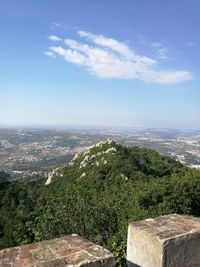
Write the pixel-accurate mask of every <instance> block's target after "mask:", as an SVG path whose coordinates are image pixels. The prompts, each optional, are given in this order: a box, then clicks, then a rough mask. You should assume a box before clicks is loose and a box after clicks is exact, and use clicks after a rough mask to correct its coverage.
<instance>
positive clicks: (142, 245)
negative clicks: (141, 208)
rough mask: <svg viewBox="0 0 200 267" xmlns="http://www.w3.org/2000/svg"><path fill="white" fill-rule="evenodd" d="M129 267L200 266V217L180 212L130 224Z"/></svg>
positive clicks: (128, 243) (128, 242) (128, 241)
mask: <svg viewBox="0 0 200 267" xmlns="http://www.w3.org/2000/svg"><path fill="white" fill-rule="evenodd" d="M127 265H128V267H200V219H198V218H194V217H190V216H181V215H177V214H172V215H166V216H160V217H157V218H155V219H147V220H143V221H140V222H135V223H130V224H129V228H128V240H127Z"/></svg>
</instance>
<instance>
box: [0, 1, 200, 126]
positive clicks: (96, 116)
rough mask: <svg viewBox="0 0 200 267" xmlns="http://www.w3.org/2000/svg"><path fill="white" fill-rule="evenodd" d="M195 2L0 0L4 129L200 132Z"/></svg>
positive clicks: (0, 118)
mask: <svg viewBox="0 0 200 267" xmlns="http://www.w3.org/2000/svg"><path fill="white" fill-rule="evenodd" d="M199 10H200V1H199V0H168V1H160V0H151V1H149V0H109V1H108V0H42V1H41V0H1V4H0V102H1V109H0V126H5V125H9V126H15V125H35V126H39V125H40V126H45V125H54V126H55V125H63V126H64V125H82V126H84V125H85V126H109V127H112V126H113V127H116V126H122V127H136V128H138V127H139V128H140V127H141V128H149V127H150V128H181V129H200V104H199V102H200V72H199V71H200V65H199V61H200V49H199V47H200V34H199V25H200V16H199Z"/></svg>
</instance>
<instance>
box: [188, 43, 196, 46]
mask: <svg viewBox="0 0 200 267" xmlns="http://www.w3.org/2000/svg"><path fill="white" fill-rule="evenodd" d="M187 46H196V44H195V43H193V42H187Z"/></svg>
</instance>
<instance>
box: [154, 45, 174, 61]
mask: <svg viewBox="0 0 200 267" xmlns="http://www.w3.org/2000/svg"><path fill="white" fill-rule="evenodd" d="M151 47H152V48H153V49H154V50H155V53H156V57H157V58H159V59H163V60H169V59H170V56H169V46H168V45H166V44H164V43H163V42H155V43H151Z"/></svg>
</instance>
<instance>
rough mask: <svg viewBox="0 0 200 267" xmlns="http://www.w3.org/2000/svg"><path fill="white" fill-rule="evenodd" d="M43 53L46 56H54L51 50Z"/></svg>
mask: <svg viewBox="0 0 200 267" xmlns="http://www.w3.org/2000/svg"><path fill="white" fill-rule="evenodd" d="M43 54H44V55H46V56H48V57H55V54H54V53H53V52H51V51H44V52H43Z"/></svg>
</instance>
